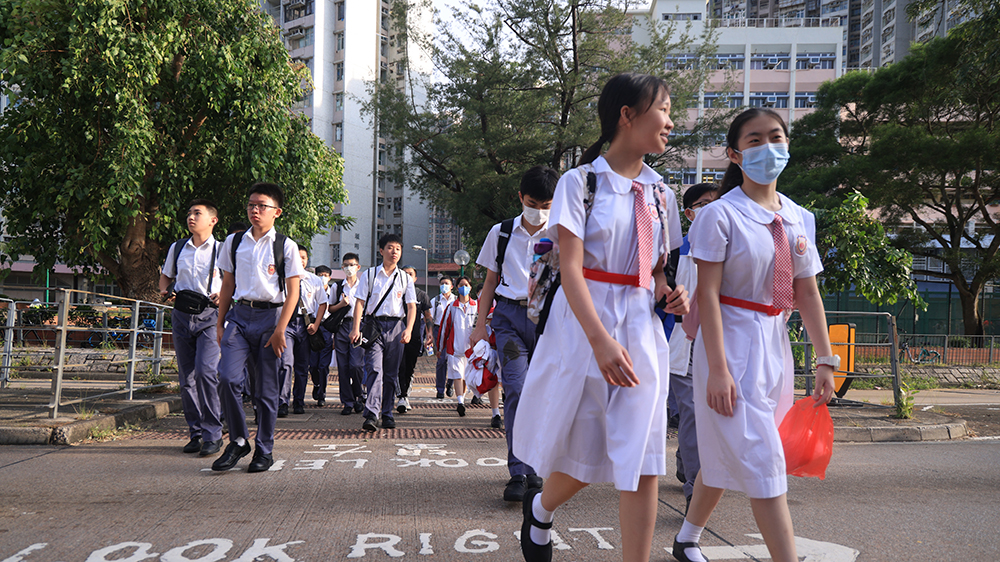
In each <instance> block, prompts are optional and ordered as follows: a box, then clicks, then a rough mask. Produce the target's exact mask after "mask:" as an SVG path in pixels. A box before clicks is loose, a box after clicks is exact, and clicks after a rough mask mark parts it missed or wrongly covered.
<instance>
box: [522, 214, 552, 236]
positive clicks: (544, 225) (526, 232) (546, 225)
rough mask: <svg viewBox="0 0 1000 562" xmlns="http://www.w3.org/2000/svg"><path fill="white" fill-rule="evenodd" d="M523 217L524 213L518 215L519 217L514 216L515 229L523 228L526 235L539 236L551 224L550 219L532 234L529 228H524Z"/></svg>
mask: <svg viewBox="0 0 1000 562" xmlns="http://www.w3.org/2000/svg"><path fill="white" fill-rule="evenodd" d="M523 217H524V213H521V214H520V215H517V217H515V218H514V229H515V230H517V229H521V232H523V233H524V235H525V236H527V237H528V238H537V237H538V236H540V235H541V232H542V231H543V230H545V229H546V228H548V226H549V221H545V223H544V224H542V226H540V227H539V228H538V230H537V231H535V233H534V234H532V233H530V232H528V229H527V228H524V225H523V224H522V223H521V220H522V218H523Z"/></svg>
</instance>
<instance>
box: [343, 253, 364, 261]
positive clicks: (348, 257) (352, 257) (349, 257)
mask: <svg viewBox="0 0 1000 562" xmlns="http://www.w3.org/2000/svg"><path fill="white" fill-rule="evenodd" d="M347 260H354V261H356V262H358V263H361V258H359V257H358V255H357V254H355V253H354V252H347V253H346V254H344V257H342V258H340V263H344V262H345V261H347Z"/></svg>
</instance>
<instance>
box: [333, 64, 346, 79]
mask: <svg viewBox="0 0 1000 562" xmlns="http://www.w3.org/2000/svg"><path fill="white" fill-rule="evenodd" d="M333 66H334V69H335V72H336V74H337V81H340V80H343V79H344V63H342V62H338V63H337V64H335V65H333Z"/></svg>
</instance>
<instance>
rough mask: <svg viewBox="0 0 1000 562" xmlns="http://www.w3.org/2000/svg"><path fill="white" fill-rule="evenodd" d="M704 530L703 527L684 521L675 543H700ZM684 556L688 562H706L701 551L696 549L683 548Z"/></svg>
mask: <svg viewBox="0 0 1000 562" xmlns="http://www.w3.org/2000/svg"><path fill="white" fill-rule="evenodd" d="M704 530H705V528H704V527H698V526H697V525H694V524H692V523H689V522H688V520H687V519H685V520H684V524H683V525H681V530H680V532H678V533H677V542H681V543H685V542H693V543H698V542H700V541H701V532H702V531H704ZM684 555H685V556H687V558H688V560H691V562H707V561H706V559H705V557H704V556H702V554H701V550H700V549H698V548H685V549H684Z"/></svg>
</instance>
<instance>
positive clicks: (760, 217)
mask: <svg viewBox="0 0 1000 562" xmlns="http://www.w3.org/2000/svg"><path fill="white" fill-rule="evenodd" d="M778 197H779V199H780V200H781V209H779V210H778V211H777V214H778V215H781V220H782V222H785V223H789V224H796V223H799V222H801V221H802V212H801V211H800V209H799V206H798V205H796V204H795V202H794V201H792V200H791V199H789V198H788V197H785V196H784V194H782V193H778ZM722 198H723V199H725V200H726V202H727V203H729V204H730V205H732V206H733V207H735V208H736V210H737V211H739V212H741V213H743V215H745V216H746V217H747V218H749V219H751V220H753V221H755V222H759V223H760V224H771V223H772V222H774V215H775V212H774V211H769V210H767V209H765V208H764V207H761V206H760V204H758V203H757V202H756V201H754V200H753V199H750V198H749V197H747V194H746V193H744V192H743V188H742V187H741V186H737V187H735V188H733V189H732V191H730V192H729V193H727V194H725V195H723V196H722Z"/></svg>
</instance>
